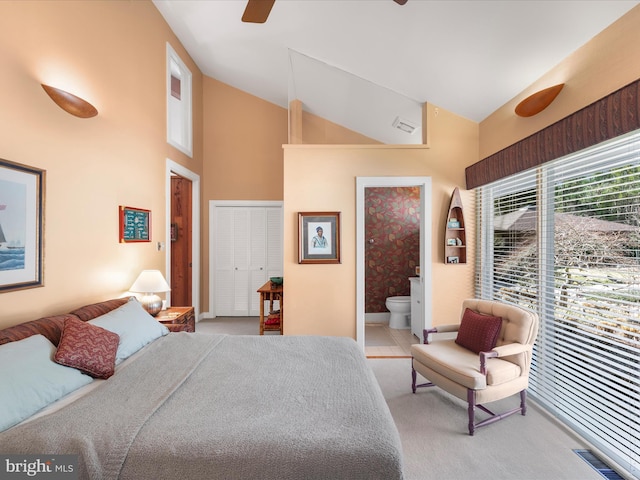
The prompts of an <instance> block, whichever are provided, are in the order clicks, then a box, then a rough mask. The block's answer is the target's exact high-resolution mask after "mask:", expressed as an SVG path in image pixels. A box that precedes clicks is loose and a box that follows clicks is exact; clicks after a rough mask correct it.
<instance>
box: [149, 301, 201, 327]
mask: <svg viewBox="0 0 640 480" xmlns="http://www.w3.org/2000/svg"><path fill="white" fill-rule="evenodd" d="M155 318H156V320H158V321H159V322H160V323H162V324H165V325H170V324H171V325H183V326H184V328H182V329H178V330H182V331H184V332H195V331H196V318H195V313H194V309H193V307H169V308H167V309H166V310H161V311H160V313H158V315H157V316H156V317H155ZM171 330H172V331H175V329H171Z"/></svg>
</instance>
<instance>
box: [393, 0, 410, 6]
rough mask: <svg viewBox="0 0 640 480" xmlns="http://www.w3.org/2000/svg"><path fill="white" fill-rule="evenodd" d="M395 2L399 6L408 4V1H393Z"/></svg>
mask: <svg viewBox="0 0 640 480" xmlns="http://www.w3.org/2000/svg"><path fill="white" fill-rule="evenodd" d="M393 1H394V2H396V3H397V4H398V5H404V4H405V3H407V0H393Z"/></svg>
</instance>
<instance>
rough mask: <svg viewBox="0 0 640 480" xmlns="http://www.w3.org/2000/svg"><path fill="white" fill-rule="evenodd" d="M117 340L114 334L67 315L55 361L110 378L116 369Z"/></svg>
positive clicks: (118, 336)
mask: <svg viewBox="0 0 640 480" xmlns="http://www.w3.org/2000/svg"><path fill="white" fill-rule="evenodd" d="M119 342H120V335H118V334H117V333H113V332H110V331H109V330H105V329H104V328H101V327H98V326H97V325H92V324H90V323H86V322H83V321H82V320H78V319H77V318H74V317H69V318H67V319H66V320H65V321H64V328H63V329H62V337H61V338H60V343H59V344H58V350H57V351H56V354H55V356H54V360H55V361H56V362H57V363H59V364H60V365H65V366H67V367H72V368H77V369H78V370H80V371H81V372H83V373H86V374H87V375H90V376H92V377H95V378H109V377H110V376H111V375H113V372H114V371H115V366H116V353H117V351H118V343H119Z"/></svg>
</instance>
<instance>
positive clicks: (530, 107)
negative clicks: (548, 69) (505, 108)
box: [516, 83, 564, 117]
mask: <svg viewBox="0 0 640 480" xmlns="http://www.w3.org/2000/svg"><path fill="white" fill-rule="evenodd" d="M562 87H564V83H559V84H558V85H554V86H553V87H549V88H545V89H544V90H540V91H539V92H536V93H534V94H533V95H529V96H528V97H527V98H525V99H524V100H522V101H521V102H520V103H519V104H518V105H517V106H516V115H518V116H519V117H533V116H534V115H537V114H538V113H540V112H541V111H543V110H544V109H545V108H547V107H548V106H549V105H551V102H553V101H554V100H555V98H556V97H557V96H558V94H559V93H560V90H562Z"/></svg>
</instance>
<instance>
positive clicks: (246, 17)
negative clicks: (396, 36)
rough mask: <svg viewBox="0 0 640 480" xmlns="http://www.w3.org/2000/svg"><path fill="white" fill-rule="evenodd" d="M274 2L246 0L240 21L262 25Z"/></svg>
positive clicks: (405, 1)
mask: <svg viewBox="0 0 640 480" xmlns="http://www.w3.org/2000/svg"><path fill="white" fill-rule="evenodd" d="M393 1H394V2H396V3H397V4H398V5H404V4H405V3H407V0H393ZM275 2H276V0H248V1H247V6H246V8H245V9H244V13H243V14H242V21H243V22H247V23H264V22H266V21H267V18H268V17H269V13H270V12H271V8H272V7H273V4H274V3H275Z"/></svg>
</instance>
